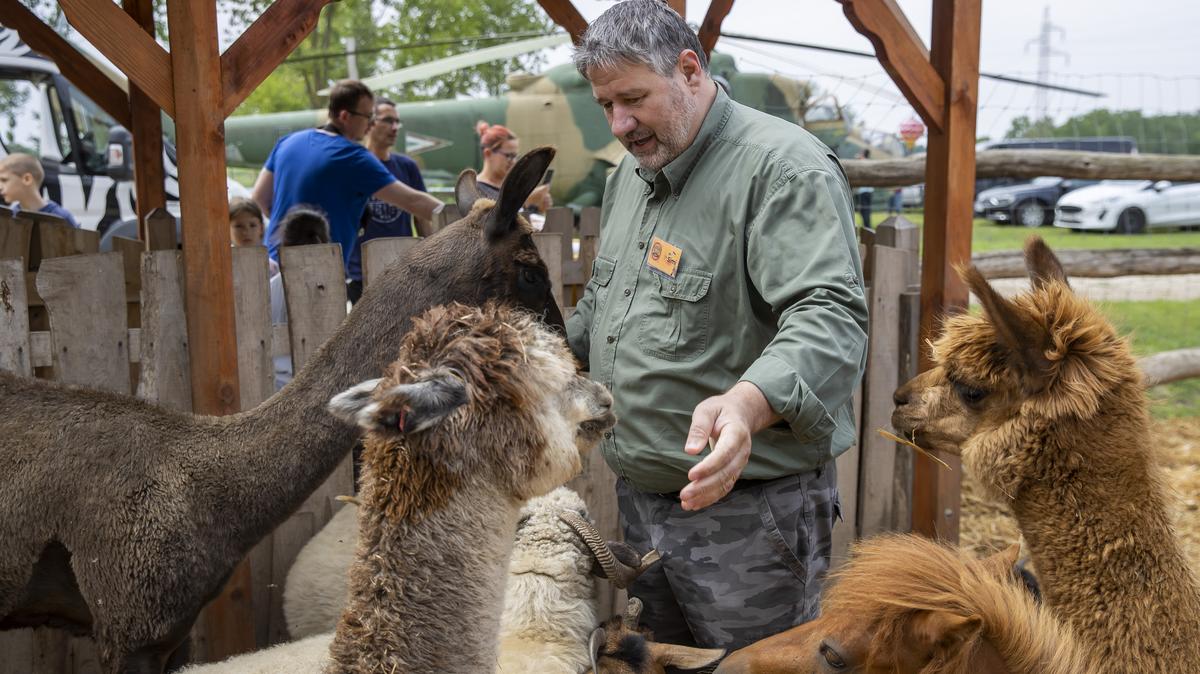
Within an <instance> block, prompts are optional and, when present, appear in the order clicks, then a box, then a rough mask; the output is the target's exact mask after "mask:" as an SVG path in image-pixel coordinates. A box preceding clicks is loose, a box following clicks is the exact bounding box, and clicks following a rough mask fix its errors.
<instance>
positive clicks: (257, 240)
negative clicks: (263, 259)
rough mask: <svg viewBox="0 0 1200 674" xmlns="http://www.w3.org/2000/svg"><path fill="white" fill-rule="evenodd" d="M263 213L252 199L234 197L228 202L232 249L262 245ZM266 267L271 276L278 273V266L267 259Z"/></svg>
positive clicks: (273, 261)
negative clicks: (269, 269)
mask: <svg viewBox="0 0 1200 674" xmlns="http://www.w3.org/2000/svg"><path fill="white" fill-rule="evenodd" d="M265 229H266V228H265V227H264V226H263V213H262V209H261V208H259V206H258V204H257V203H255V202H254V200H253V199H247V198H245V197H234V198H232V199H230V200H229V243H230V245H232V246H233V247H234V248H237V247H240V246H261V245H263V231H264V230H265ZM267 265H268V266H269V267H270V268H271V275H272V276H274V275H275V274H278V273H279V265H278V264H276V263H275V260H272V259H271V258H270V257H267Z"/></svg>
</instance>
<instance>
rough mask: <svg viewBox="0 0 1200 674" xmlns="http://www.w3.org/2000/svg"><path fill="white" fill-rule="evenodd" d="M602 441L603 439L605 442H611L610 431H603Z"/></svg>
mask: <svg viewBox="0 0 1200 674" xmlns="http://www.w3.org/2000/svg"><path fill="white" fill-rule="evenodd" d="M604 439H605V440H612V431H605V432H604Z"/></svg>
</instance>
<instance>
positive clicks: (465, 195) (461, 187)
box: [454, 169, 479, 218]
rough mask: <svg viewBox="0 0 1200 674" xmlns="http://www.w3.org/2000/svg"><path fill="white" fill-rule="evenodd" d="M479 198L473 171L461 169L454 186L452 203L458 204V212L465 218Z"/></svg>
mask: <svg viewBox="0 0 1200 674" xmlns="http://www.w3.org/2000/svg"><path fill="white" fill-rule="evenodd" d="M478 198H479V185H477V184H476V183H475V169H463V172H462V173H460V174H458V182H457V183H455V184H454V202H455V203H456V204H458V212H459V213H460V214H461V216H462V217H464V218H465V217H467V213H470V212H471V208H472V207H473V206H474V205H475V200H476V199H478Z"/></svg>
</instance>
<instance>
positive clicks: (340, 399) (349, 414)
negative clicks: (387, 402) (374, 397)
mask: <svg viewBox="0 0 1200 674" xmlns="http://www.w3.org/2000/svg"><path fill="white" fill-rule="evenodd" d="M380 381H382V380H380V379H368V380H367V381H364V382H362V383H361V384H356V385H354V386H351V387H350V388H348V389H346V390H345V391H342V392H341V393H339V394H337V395H335V396H334V397H333V398H331V399H330V400H329V406H328V409H329V412H330V414H332V415H333V416H335V417H337V418H339V419H341V420H342V421H348V422H350V423H352V424H355V423H359V420H358V415H359V413H361V412H362V411H363V410H364V409H366V408H367V407H368V406H369V405H370V404H371V393H372V392H374V391H375V387H376V386H378V385H379V382H380Z"/></svg>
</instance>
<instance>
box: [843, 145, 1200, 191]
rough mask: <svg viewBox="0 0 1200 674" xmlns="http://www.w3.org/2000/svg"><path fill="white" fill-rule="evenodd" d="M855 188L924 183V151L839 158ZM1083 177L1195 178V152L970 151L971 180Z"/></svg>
mask: <svg viewBox="0 0 1200 674" xmlns="http://www.w3.org/2000/svg"><path fill="white" fill-rule="evenodd" d="M842 166H843V167H845V169H846V178H847V179H849V181H850V184H851V185H853V186H855V187H900V186H902V185H916V184H919V183H923V182H925V155H923V154H919V155H913V156H911V157H905V158H904V159H845V160H842ZM1038 176H1059V177H1062V178H1088V179H1092V180H1172V181H1176V182H1195V181H1200V156H1196V155H1170V154H1118V153H1114V152H1074V151H1071V150H983V151H981V152H978V153H976V154H975V177H976V178H1036V177H1038Z"/></svg>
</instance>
